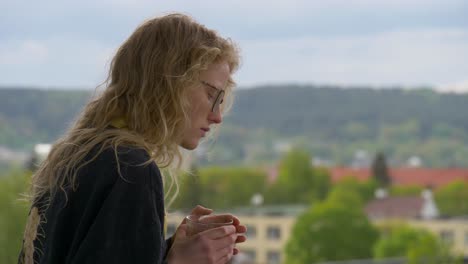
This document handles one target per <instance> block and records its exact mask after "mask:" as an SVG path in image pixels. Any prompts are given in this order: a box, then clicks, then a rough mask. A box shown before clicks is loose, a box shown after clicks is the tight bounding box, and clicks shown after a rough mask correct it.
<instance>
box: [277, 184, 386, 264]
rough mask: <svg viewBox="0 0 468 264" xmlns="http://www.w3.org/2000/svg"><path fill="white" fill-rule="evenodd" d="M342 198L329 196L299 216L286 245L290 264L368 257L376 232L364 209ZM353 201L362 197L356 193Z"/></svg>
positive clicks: (348, 195) (370, 253) (287, 258)
mask: <svg viewBox="0 0 468 264" xmlns="http://www.w3.org/2000/svg"><path fill="white" fill-rule="evenodd" d="M346 196H347V197H346V199H347V198H349V197H351V196H352V193H351V192H347V193H346ZM332 197H334V196H332ZM336 198H338V197H336ZM341 198H345V197H344V196H341ZM341 198H338V199H335V198H331V199H327V201H325V202H323V203H318V204H316V205H314V206H313V207H311V209H309V210H308V211H307V212H305V213H304V214H303V215H301V216H299V217H298V219H297V221H296V223H295V225H294V227H293V230H292V234H291V237H290V239H289V241H288V242H287V244H286V249H285V251H286V263H287V264H302V263H315V262H320V261H331V260H347V259H366V258H369V257H371V256H372V245H373V244H374V242H375V241H376V240H377V236H378V233H377V231H376V230H375V229H374V227H373V226H372V225H371V223H370V222H369V220H368V219H367V216H366V215H365V214H364V213H363V211H362V208H358V207H355V205H354V204H353V205H351V206H349V205H348V204H347V203H345V202H344V201H342V200H341ZM353 200H354V201H357V200H359V197H358V196H357V195H355V196H354V198H353Z"/></svg>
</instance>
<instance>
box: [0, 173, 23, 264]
mask: <svg viewBox="0 0 468 264" xmlns="http://www.w3.org/2000/svg"><path fill="white" fill-rule="evenodd" d="M30 176H31V174H30V173H29V172H22V171H20V170H18V169H15V170H12V171H10V172H8V173H5V175H0V263H16V262H17V260H18V254H19V252H20V249H21V243H22V237H23V231H24V226H25V224H26V218H27V214H28V209H29V205H28V203H27V202H25V201H22V200H21V198H22V196H21V194H23V193H25V192H26V191H27V181H28V180H29V179H30Z"/></svg>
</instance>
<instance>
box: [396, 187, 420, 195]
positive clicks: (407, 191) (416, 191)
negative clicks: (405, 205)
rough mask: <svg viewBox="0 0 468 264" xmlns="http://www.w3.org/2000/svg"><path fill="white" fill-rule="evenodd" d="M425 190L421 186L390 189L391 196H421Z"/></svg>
mask: <svg viewBox="0 0 468 264" xmlns="http://www.w3.org/2000/svg"><path fill="white" fill-rule="evenodd" d="M423 190H424V188H423V187H421V186H392V187H390V195H391V196H407V195H421V193H422V191H423Z"/></svg>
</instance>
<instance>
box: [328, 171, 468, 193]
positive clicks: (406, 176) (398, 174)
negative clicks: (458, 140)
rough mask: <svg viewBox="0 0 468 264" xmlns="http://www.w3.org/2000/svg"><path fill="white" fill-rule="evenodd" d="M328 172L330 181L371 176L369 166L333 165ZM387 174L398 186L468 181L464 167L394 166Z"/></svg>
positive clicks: (434, 184) (360, 178)
mask: <svg viewBox="0 0 468 264" xmlns="http://www.w3.org/2000/svg"><path fill="white" fill-rule="evenodd" d="M329 172H330V177H331V180H332V182H337V181H339V180H341V179H343V178H344V177H347V176H351V177H354V178H356V179H357V180H359V181H365V180H367V179H369V178H370V177H371V170H370V169H369V168H357V169H356V168H348V167H335V168H330V169H329ZM389 175H390V178H391V179H392V184H393V185H399V186H411V185H415V186H421V187H431V188H438V187H441V186H445V185H447V184H449V183H451V182H453V181H456V180H461V181H465V182H468V169H464V168H463V169H462V168H447V169H444V168H438V169H434V168H394V169H389Z"/></svg>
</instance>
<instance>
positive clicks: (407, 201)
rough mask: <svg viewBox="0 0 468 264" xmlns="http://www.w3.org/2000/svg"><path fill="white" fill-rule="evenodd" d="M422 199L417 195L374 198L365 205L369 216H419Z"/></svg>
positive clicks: (422, 203)
mask: <svg viewBox="0 0 468 264" xmlns="http://www.w3.org/2000/svg"><path fill="white" fill-rule="evenodd" d="M423 205H424V199H423V198H422V197H418V196H411V197H386V198H380V199H375V200H372V201H371V202H369V203H368V204H367V205H366V207H365V209H364V210H365V212H366V214H367V216H368V217H369V218H374V219H375V218H419V217H421V212H422V209H423Z"/></svg>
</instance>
